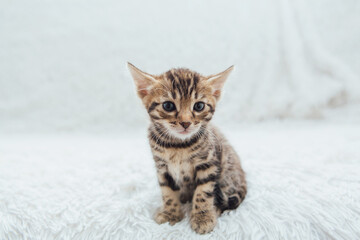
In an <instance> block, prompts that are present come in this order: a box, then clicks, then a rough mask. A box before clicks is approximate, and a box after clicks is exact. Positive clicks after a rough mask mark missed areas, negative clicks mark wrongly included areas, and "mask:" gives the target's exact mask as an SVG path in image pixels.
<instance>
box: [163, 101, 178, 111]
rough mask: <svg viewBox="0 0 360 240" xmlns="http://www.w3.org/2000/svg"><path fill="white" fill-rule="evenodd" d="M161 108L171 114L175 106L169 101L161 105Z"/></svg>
mask: <svg viewBox="0 0 360 240" xmlns="http://www.w3.org/2000/svg"><path fill="white" fill-rule="evenodd" d="M163 108H164V110H165V111H167V112H172V111H174V110H175V109H176V107H175V104H174V103H173V102H169V101H167V102H164V103H163Z"/></svg>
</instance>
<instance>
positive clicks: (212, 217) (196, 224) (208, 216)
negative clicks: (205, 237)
mask: <svg viewBox="0 0 360 240" xmlns="http://www.w3.org/2000/svg"><path fill="white" fill-rule="evenodd" d="M190 223H191V228H192V229H193V230H194V231H195V232H197V233H200V234H205V233H209V232H211V231H212V230H213V229H214V227H215V226H216V212H215V211H207V210H205V211H199V212H196V213H193V214H191V220H190Z"/></svg>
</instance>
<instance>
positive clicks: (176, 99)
mask: <svg viewBox="0 0 360 240" xmlns="http://www.w3.org/2000/svg"><path fill="white" fill-rule="evenodd" d="M128 68H129V70H130V72H131V75H132V77H133V78H134V81H135V85H136V87H137V92H138V95H139V97H140V98H141V100H142V102H143V103H144V105H145V107H146V109H147V111H148V113H149V116H150V119H151V121H152V122H153V123H154V124H155V126H158V127H159V128H161V129H163V131H165V132H166V133H167V134H169V135H170V136H172V137H175V138H178V139H181V140H184V139H186V138H190V137H191V136H193V135H194V134H196V133H197V132H199V130H200V129H201V127H205V126H206V125H207V123H208V122H209V121H210V120H211V118H212V116H213V114H214V112H215V106H216V102H217V101H218V100H219V98H220V94H221V89H222V87H223V85H224V82H225V80H226V78H227V77H228V75H229V74H230V72H231V71H232V70H233V66H231V67H229V68H228V69H226V70H225V71H223V72H221V73H219V74H214V75H210V76H202V75H200V74H199V73H196V72H194V71H191V70H188V69H184V68H178V69H171V70H169V71H167V72H165V73H163V74H161V75H151V74H148V73H145V72H143V71H141V70H140V69H138V68H136V67H135V66H134V65H132V64H130V63H128Z"/></svg>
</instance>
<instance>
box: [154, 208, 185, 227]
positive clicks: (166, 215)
mask: <svg viewBox="0 0 360 240" xmlns="http://www.w3.org/2000/svg"><path fill="white" fill-rule="evenodd" d="M183 218H184V214H183V213H182V212H180V210H179V212H178V213H177V214H175V213H172V212H169V211H166V210H158V211H157V212H156V214H155V219H154V220H155V222H157V223H158V224H163V223H166V222H169V224H170V225H174V224H175V223H177V222H180V221H181V220H182V219H183Z"/></svg>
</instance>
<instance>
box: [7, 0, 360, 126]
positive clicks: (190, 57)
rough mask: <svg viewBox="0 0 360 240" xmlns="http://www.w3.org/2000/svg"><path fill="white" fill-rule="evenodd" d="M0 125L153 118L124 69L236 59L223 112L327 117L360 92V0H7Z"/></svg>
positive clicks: (157, 69)
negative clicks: (327, 112) (329, 108)
mask: <svg viewBox="0 0 360 240" xmlns="http://www.w3.org/2000/svg"><path fill="white" fill-rule="evenodd" d="M0 4H1V5H0V35H1V37H0V132H17V133H23V132H58V131H60V132H64V131H65V132H68V131H85V132H88V131H97V132H112V131H117V130H119V131H118V132H121V129H123V128H124V127H125V128H129V127H130V126H132V127H138V126H144V124H146V119H147V116H146V114H145V111H144V110H143V109H142V106H141V104H140V101H139V100H138V99H137V96H136V94H135V90H134V85H133V83H132V79H131V77H130V75H129V73H128V71H127V69H126V62H127V61H130V62H131V63H133V64H135V65H136V66H137V67H139V68H140V69H143V70H144V71H147V72H149V73H153V74H158V73H162V72H164V71H166V70H168V69H169V68H172V67H188V68H191V69H194V70H196V71H198V72H200V73H202V74H205V75H206V74H213V73H217V72H220V71H222V70H224V69H225V68H227V67H229V66H230V65H232V64H234V65H235V67H236V70H235V72H233V73H232V75H231V76H230V78H229V79H228V82H227V84H226V86H225V91H226V92H225V94H224V97H223V99H222V101H221V105H220V107H218V109H217V114H216V120H215V121H219V122H220V123H222V124H229V123H230V124H233V123H235V125H237V124H238V123H240V122H242V121H245V120H246V121H254V120H255V121H257V120H263V119H274V118H275V119H276V118H279V117H280V118H287V117H291V118H293V117H296V118H299V117H300V118H303V117H306V118H319V117H320V118H321V117H323V116H324V111H323V108H324V106H328V105H331V106H338V105H341V104H343V103H348V102H349V101H350V102H351V101H353V100H354V99H357V100H359V96H360V90H359V89H360V87H359V86H360V84H359V83H360V80H359V76H360V70H359V69H360V14H359V13H360V6H359V5H360V4H359V3H358V2H357V1H352V0H346V1H341V2H339V1H325V0H324V1H323V0H319V1H286V0H277V1H266V0H259V1H244V0H242V1H181V2H179V1H178V2H176V1H161V0H156V1H139V0H135V1H112V0H106V1H101V2H100V1H79V0H71V1H10V0H3V1H1V3H0Z"/></svg>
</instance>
